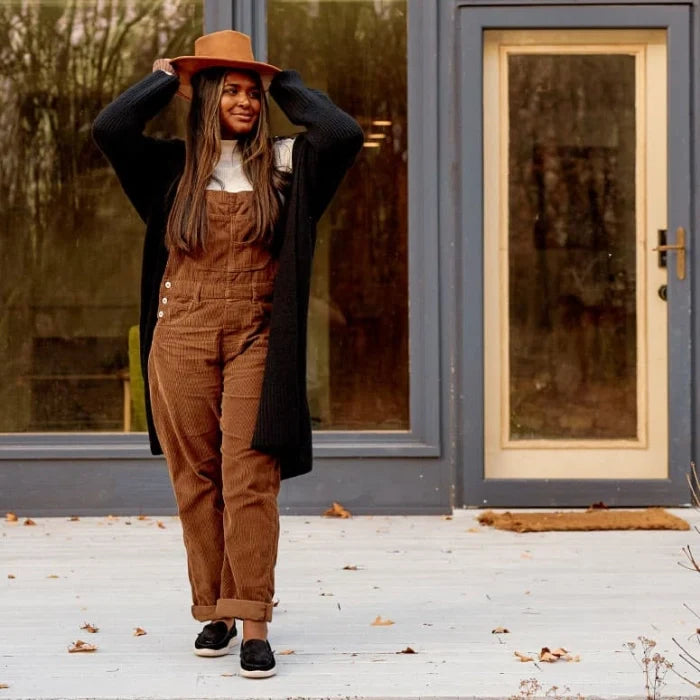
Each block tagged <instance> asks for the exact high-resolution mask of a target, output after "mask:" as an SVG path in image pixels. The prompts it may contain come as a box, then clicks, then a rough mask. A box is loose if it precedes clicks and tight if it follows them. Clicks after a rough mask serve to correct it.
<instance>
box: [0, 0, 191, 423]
mask: <svg viewBox="0 0 700 700" xmlns="http://www.w3.org/2000/svg"><path fill="white" fill-rule="evenodd" d="M201 33H202V3H201V2H199V1H198V0H197V1H195V0H162V1H153V0H148V1H146V0H143V1H139V2H135V1H133V0H120V1H117V0H80V1H77V0H74V1H72V2H71V1H66V2H61V1H56V0H53V1H52V2H37V1H34V2H26V1H24V2H21V1H20V0H5V1H4V2H3V3H2V4H1V5H0V36H2V37H4V41H3V42H2V45H0V79H1V80H2V84H3V88H4V89H3V107H2V110H0V158H1V159H2V166H1V167H0V231H1V235H0V246H1V248H0V295H1V296H0V298H1V299H2V311H1V312H0V431H3V432H10V431H11V432H21V431H52V430H67V431H81V430H91V431H92V430H124V429H131V430H145V422H144V419H143V393H142V389H141V388H140V387H139V383H140V370H139V368H138V364H135V363H134V362H132V363H131V366H130V363H129V355H130V353H129V343H128V339H129V334H130V329H132V328H133V327H134V326H137V325H138V316H139V308H138V306H139V274H140V261H141V250H142V245H143V225H142V223H141V222H140V221H139V219H138V218H137V217H136V215H135V214H134V213H133V211H132V208H131V206H130V205H129V203H128V201H127V199H126V197H125V196H124V194H123V193H122V191H121V189H120V187H119V184H118V182H117V180H116V178H115V176H114V174H113V172H112V171H111V169H110V168H109V166H108V164H107V162H106V160H105V159H104V158H103V157H102V155H101V154H100V153H99V151H98V150H97V148H96V147H95V146H94V144H93V142H92V139H91V136H90V126H91V123H92V121H93V119H94V118H95V116H96V115H97V113H98V112H99V110H100V109H101V108H102V107H103V106H104V105H105V104H107V103H108V102H110V101H111V100H112V99H113V98H114V97H115V96H116V95H117V94H119V93H120V92H121V91H123V90H124V89H125V88H126V87H128V86H129V85H130V84H132V83H134V82H136V81H137V80H139V79H141V78H142V77H144V76H145V75H146V74H148V73H149V72H150V71H151V66H152V63H153V60H154V59H155V58H156V57H159V56H176V55H181V54H182V53H189V52H190V51H191V47H192V45H193V42H194V39H195V38H196V37H197V36H198V35H200V34H201ZM183 116H184V113H183V112H182V106H181V105H178V104H177V103H176V101H174V102H173V104H172V105H171V106H170V107H168V108H167V109H166V110H165V111H164V112H163V113H162V114H161V115H159V117H158V118H157V119H155V120H154V122H153V123H152V124H150V125H149V132H150V133H153V134H156V135H162V136H171V135H173V134H174V133H176V132H178V131H179V130H180V125H181V123H182V118H183ZM132 332H133V331H132ZM134 340H137V339H136V338H134V337H132V341H134ZM133 347H134V346H133V343H132V348H133ZM132 356H133V357H134V359H135V362H136V363H137V362H138V354H137V353H132ZM130 376H131V377H132V378H135V380H136V381H133V382H130V381H129V377H130ZM131 396H133V397H134V400H133V404H132V399H131Z"/></svg>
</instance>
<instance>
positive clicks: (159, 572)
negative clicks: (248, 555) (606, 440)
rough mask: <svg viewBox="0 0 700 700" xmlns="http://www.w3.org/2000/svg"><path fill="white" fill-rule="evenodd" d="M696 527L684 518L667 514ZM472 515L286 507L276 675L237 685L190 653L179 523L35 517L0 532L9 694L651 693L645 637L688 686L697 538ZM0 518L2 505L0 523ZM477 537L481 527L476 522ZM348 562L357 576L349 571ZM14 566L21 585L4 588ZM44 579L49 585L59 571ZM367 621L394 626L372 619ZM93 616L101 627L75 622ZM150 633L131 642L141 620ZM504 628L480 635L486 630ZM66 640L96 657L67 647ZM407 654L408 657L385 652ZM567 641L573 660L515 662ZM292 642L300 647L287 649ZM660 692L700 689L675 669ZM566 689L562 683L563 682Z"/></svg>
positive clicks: (690, 693)
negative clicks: (527, 528) (509, 525)
mask: <svg viewBox="0 0 700 700" xmlns="http://www.w3.org/2000/svg"><path fill="white" fill-rule="evenodd" d="M672 512H674V513H676V514H677V515H680V516H681V517H684V518H686V519H687V520H688V521H689V522H690V523H691V526H694V525H696V524H700V516H699V515H698V513H696V512H695V511H694V510H683V509H674V510H672ZM478 513H479V511H457V512H455V514H454V516H453V518H452V519H444V518H443V517H440V516H409V517H400V516H398V517H397V516H391V517H385V516H374V517H371V516H357V517H353V518H352V519H349V520H337V519H328V518H322V517H309V516H283V518H282V536H281V540H280V551H279V559H278V565H277V594H276V595H277V598H278V599H279V605H278V607H277V608H276V609H275V615H274V620H273V622H272V623H271V625H270V641H271V643H272V646H273V648H274V649H275V650H276V652H277V654H276V658H277V667H278V675H277V676H275V677H273V678H270V679H263V680H251V679H246V678H242V677H240V676H238V675H237V663H238V650H237V649H236V652H235V654H231V655H229V656H226V657H221V658H213V659H206V658H200V657H197V656H195V655H194V654H193V653H192V651H191V645H192V641H193V640H194V637H195V635H196V633H197V632H198V631H199V629H200V627H201V625H200V624H199V623H197V622H196V621H194V620H192V619H191V617H190V616H189V605H190V600H189V587H188V582H187V578H186V568H185V558H184V549H183V545H182V539H181V537H182V535H181V529H180V523H179V520H178V519H177V518H175V517H163V518H160V520H161V521H162V523H163V525H164V526H165V527H164V528H161V527H158V525H157V522H156V520H157V519H156V518H152V519H150V520H137V519H136V518H127V517H120V518H118V519H114V520H109V519H108V518H81V520H80V521H79V522H70V521H69V520H68V519H67V518H35V521H36V523H37V524H36V526H35V527H31V526H25V525H23V524H22V523H23V519H24V518H25V517H26V516H31V514H29V513H18V516H19V518H20V520H19V523H18V524H9V523H7V522H2V523H0V590H1V592H0V614H1V615H2V617H1V619H2V631H1V633H0V683H6V684H8V686H9V687H8V688H6V689H2V690H0V700H2V699H3V698H243V697H245V698H250V697H273V698H288V697H314V698H316V697H361V698H378V697H392V698H394V697H411V698H413V697H421V698H428V697H440V698H444V697H479V698H510V697H525V694H524V691H523V694H521V689H520V682H521V680H524V679H528V678H535V679H537V681H538V682H539V684H540V686H541V691H540V692H538V693H536V694H534V695H529V696H527V697H536V696H539V697H543V696H544V694H545V691H547V690H548V689H550V688H551V687H552V686H558V687H559V690H558V691H557V693H556V694H555V693H552V692H550V694H549V696H548V697H577V696H578V694H580V695H581V696H583V697H586V698H590V697H604V698H619V697H634V698H646V697H647V694H646V691H645V688H644V677H643V673H642V671H641V669H640V668H639V666H638V665H637V663H636V662H635V660H634V659H633V657H632V656H631V655H630V653H629V651H628V650H627V649H625V648H624V646H623V645H624V644H625V642H628V641H633V640H636V638H637V637H638V636H640V635H645V636H647V637H650V638H652V639H654V640H656V642H657V647H656V651H658V652H660V653H661V654H663V655H665V656H666V657H667V658H669V660H671V661H673V662H674V663H675V666H676V668H677V669H678V670H679V671H681V672H682V673H683V674H684V675H689V676H690V677H691V678H693V679H698V680H700V673H695V672H693V670H692V669H690V667H689V666H688V665H687V664H685V663H684V662H683V661H682V660H681V659H680V655H679V650H678V649H677V647H676V646H675V645H674V644H673V642H672V639H671V638H672V637H675V638H676V639H678V640H679V641H681V643H682V644H683V645H684V646H686V648H688V649H689V650H691V651H692V652H693V653H696V654H697V655H698V656H700V642H699V640H698V637H697V636H696V635H695V631H696V628H697V627H698V626H699V625H700V619H697V618H695V617H694V616H693V614H692V613H691V612H690V611H689V610H688V609H687V608H686V607H684V603H685V604H688V605H689V606H691V607H692V608H693V609H695V610H696V612H697V613H698V614H700V596H698V591H699V590H700V574H698V573H694V572H690V571H687V570H685V569H683V568H681V567H680V566H679V565H678V562H680V561H684V556H683V553H682V551H681V548H682V547H683V546H684V545H687V544H690V545H691V546H693V545H694V546H695V547H696V548H697V551H698V554H700V533H698V532H697V531H695V530H690V531H687V532H586V533H553V532H550V533H535V534H515V533H509V532H502V531H498V530H494V529H491V528H486V527H481V526H479V525H478V524H477V523H476V519H475V518H476V516H477V515H478ZM3 515H4V514H3ZM474 530H475V531H474ZM346 565H355V566H357V567H358V568H357V570H344V569H343V567H344V566H346ZM9 574H12V575H14V577H15V578H8V575H9ZM56 577H57V578H56ZM377 615H381V616H382V618H390V619H391V620H393V621H394V623H395V624H393V625H390V626H372V625H371V623H372V621H373V620H374V619H375V618H376V616H377ZM84 622H89V623H92V624H94V625H96V626H97V627H99V632H98V633H96V634H89V633H87V632H86V631H84V630H81V629H80V626H81V624H83V623H84ZM137 626H138V627H142V628H143V629H144V630H146V632H147V634H146V635H142V636H134V635H133V630H134V628H135V627H137ZM499 626H502V627H506V628H507V629H508V630H510V633H509V634H500V635H497V634H492V632H491V631H492V630H493V629H494V628H496V627H499ZM77 639H82V640H84V641H87V642H90V643H93V644H96V645H97V646H98V651H96V652H94V653H82V654H70V653H68V651H67V649H68V646H69V645H70V644H71V643H72V642H74V641H75V640H77ZM407 646H410V647H411V648H413V649H414V650H415V651H416V652H417V653H416V654H398V653H397V652H399V651H401V650H402V649H405V648H406V647H407ZM544 646H548V647H550V648H552V649H554V648H556V647H564V648H566V649H568V650H569V651H571V652H572V653H573V654H578V655H580V657H581V660H580V662H578V663H576V662H568V663H567V662H565V661H559V662H557V663H554V664H548V663H541V662H538V663H537V664H536V665H535V664H533V663H522V662H519V661H518V660H517V659H516V657H515V655H514V652H515V651H519V652H523V653H531V654H533V655H535V656H537V653H538V652H539V651H540V649H541V648H542V647H544ZM287 649H292V650H294V653H293V654H289V655H283V654H280V652H281V651H282V650H287ZM666 680H667V681H668V682H667V684H666V686H665V687H664V688H663V689H662V692H661V694H660V695H659V696H657V697H663V698H668V697H679V696H680V697H700V690H698V689H694V688H693V687H692V686H690V685H688V684H687V683H685V682H683V681H681V680H680V679H679V678H677V676H675V675H674V674H673V672H669V673H668V675H667V676H666ZM567 687H568V688H569V690H568V691H566V690H565V689H566V688H567Z"/></svg>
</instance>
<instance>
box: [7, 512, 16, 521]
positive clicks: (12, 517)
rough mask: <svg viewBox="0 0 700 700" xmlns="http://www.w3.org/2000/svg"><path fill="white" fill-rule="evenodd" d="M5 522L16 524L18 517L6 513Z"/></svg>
mask: <svg viewBox="0 0 700 700" xmlns="http://www.w3.org/2000/svg"><path fill="white" fill-rule="evenodd" d="M5 520H7V522H8V523H16V522H17V516H16V515H15V514H14V513H5Z"/></svg>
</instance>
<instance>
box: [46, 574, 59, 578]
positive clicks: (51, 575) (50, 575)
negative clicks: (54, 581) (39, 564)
mask: <svg viewBox="0 0 700 700" xmlns="http://www.w3.org/2000/svg"><path fill="white" fill-rule="evenodd" d="M46 578H58V574H49V575H48V576H47V577H46Z"/></svg>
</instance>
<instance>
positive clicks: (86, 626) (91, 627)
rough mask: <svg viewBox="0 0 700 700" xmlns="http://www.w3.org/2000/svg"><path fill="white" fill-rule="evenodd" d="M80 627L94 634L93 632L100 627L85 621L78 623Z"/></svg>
mask: <svg viewBox="0 0 700 700" xmlns="http://www.w3.org/2000/svg"><path fill="white" fill-rule="evenodd" d="M80 629H81V630H86V631H87V632H90V633H92V634H95V632H97V631H98V630H99V629H100V628H99V627H95V625H91V624H90V623H89V622H85V623H83V624H82V625H80Z"/></svg>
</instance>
